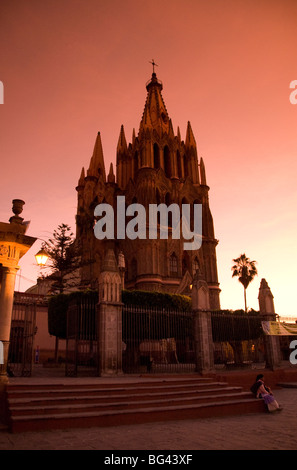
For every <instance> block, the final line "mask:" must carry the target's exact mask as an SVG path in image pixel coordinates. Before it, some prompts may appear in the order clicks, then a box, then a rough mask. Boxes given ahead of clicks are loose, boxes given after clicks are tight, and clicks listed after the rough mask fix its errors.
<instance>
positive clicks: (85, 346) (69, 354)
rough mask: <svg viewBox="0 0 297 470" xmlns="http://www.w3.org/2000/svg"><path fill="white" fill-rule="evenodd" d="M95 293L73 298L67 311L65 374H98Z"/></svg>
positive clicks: (96, 298)
mask: <svg viewBox="0 0 297 470" xmlns="http://www.w3.org/2000/svg"><path fill="white" fill-rule="evenodd" d="M97 303H98V294H97V293H92V292H90V293H88V294H86V295H84V296H78V297H76V298H73V300H72V301H71V303H70V305H69V307H68V311H67V340H66V366H65V374H66V376H68V377H71V376H76V375H77V374H78V372H79V373H81V374H86V375H98V372H99V371H98V367H99V361H98V340H97V338H98V335H97V312H96V305H97Z"/></svg>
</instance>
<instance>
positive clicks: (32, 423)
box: [9, 398, 264, 432]
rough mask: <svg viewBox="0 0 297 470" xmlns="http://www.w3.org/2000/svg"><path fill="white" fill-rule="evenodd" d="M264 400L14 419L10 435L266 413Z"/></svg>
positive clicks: (236, 400) (10, 425) (45, 415)
mask: <svg viewBox="0 0 297 470" xmlns="http://www.w3.org/2000/svg"><path fill="white" fill-rule="evenodd" d="M263 411H264V407H263V401H262V400H257V399H251V400H246V399H239V398H238V399H233V400H228V401H223V402H222V401H219V402H208V403H203V404H197V405H193V404H191V405H185V404H184V405H178V406H177V405H174V406H164V407H148V408H139V409H127V410H104V411H100V412H98V411H97V412H86V411H84V412H80V413H75V414H74V413H63V414H51V415H47V414H41V415H35V416H32V415H24V416H12V417H11V419H10V423H9V429H10V431H11V432H25V431H40V430H45V429H47V430H48V429H65V428H70V427H81V428H82V427H91V426H98V427H105V426H119V425H125V424H140V423H149V422H156V421H168V420H180V419H183V420H185V419H199V418H200V419H201V418H209V417H214V416H216V417H217V416H226V415H228V416H230V415H235V414H246V413H257V412H263Z"/></svg>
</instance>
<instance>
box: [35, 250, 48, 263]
mask: <svg viewBox="0 0 297 470" xmlns="http://www.w3.org/2000/svg"><path fill="white" fill-rule="evenodd" d="M35 259H36V262H37V264H38V266H45V264H46V262H47V260H48V254H47V252H46V251H45V250H44V249H43V248H42V249H41V250H39V251H38V253H36V255H35Z"/></svg>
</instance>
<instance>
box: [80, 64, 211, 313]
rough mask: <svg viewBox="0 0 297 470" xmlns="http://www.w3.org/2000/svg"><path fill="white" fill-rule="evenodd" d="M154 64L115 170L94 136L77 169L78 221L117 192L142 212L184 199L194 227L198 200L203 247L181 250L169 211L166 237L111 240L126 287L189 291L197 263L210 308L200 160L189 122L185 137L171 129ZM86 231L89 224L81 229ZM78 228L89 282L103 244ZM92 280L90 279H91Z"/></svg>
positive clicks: (101, 256)
mask: <svg viewBox="0 0 297 470" xmlns="http://www.w3.org/2000/svg"><path fill="white" fill-rule="evenodd" d="M152 64H153V73H152V76H151V78H150V80H149V81H148V82H147V83H146V91H147V96H146V101H145V105H144V110H143V113H142V117H141V120H140V124H139V130H138V133H137V134H136V132H135V130H133V133H132V140H131V143H127V139H126V135H125V130H124V126H123V125H122V126H121V128H120V133H119V138H118V143H117V147H116V174H115V175H114V174H113V170H112V168H111V171H110V174H109V175H108V178H107V180H106V176H105V169H104V158H103V151H102V146H101V139H100V134H98V137H97V141H96V144H95V149H94V153H93V157H92V159H91V163H90V167H89V170H88V172H87V176H85V174H84V172H82V174H81V177H80V180H79V185H78V187H77V190H78V201H79V202H78V208H79V210H78V214H79V217H78V220H84V219H83V217H86V220H89V222H90V223H89V226H90V225H92V226H93V224H92V223H91V221H92V220H94V206H95V205H96V204H99V203H100V202H102V201H104V202H108V203H109V204H112V205H113V207H114V209H115V211H116V197H117V196H119V195H122V196H125V202H126V206H128V205H130V204H133V203H139V204H142V205H143V206H144V207H145V209H146V213H147V214H148V212H149V205H150V204H157V205H159V204H162V203H163V204H165V205H166V206H167V208H169V207H170V205H171V204H177V205H178V207H179V208H180V213H181V211H182V205H183V204H189V205H190V208H191V226H193V213H194V209H193V208H194V204H201V205H202V246H201V248H199V249H198V250H189V251H185V250H184V240H183V238H182V237H181V238H180V239H174V238H173V237H172V227H171V219H170V215H171V214H170V211H168V234H169V236H168V239H160V238H157V239H149V238H148V237H147V238H146V239H141V238H136V239H135V240H130V239H128V238H125V239H120V240H117V239H115V240H114V249H115V252H116V253H118V252H123V254H124V256H125V263H126V272H125V288H127V289H141V290H155V291H162V292H169V293H181V294H182V293H183V294H190V286H191V285H192V280H193V278H194V276H195V273H196V271H197V270H198V269H199V270H200V272H201V273H202V275H203V277H204V279H205V281H206V282H207V285H208V287H209V299H210V307H211V309H219V308H220V301H219V293H220V289H219V283H218V275H217V260H216V245H217V243H218V242H217V240H216V238H215V235H214V226H213V220H212V215H211V211H210V207H209V196H208V194H209V187H208V186H207V182H206V170H205V164H204V161H203V160H202V158H200V159H199V157H198V150H197V144H196V140H195V137H194V133H193V130H192V127H191V124H190V122H188V123H187V126H186V132H185V139H184V140H182V138H181V133H180V129H179V127H178V128H177V132H176V133H175V132H174V128H173V124H172V121H171V119H170V116H169V113H168V111H167V108H166V105H165V101H164V99H163V96H162V91H163V83H162V82H161V81H160V80H159V79H158V77H157V74H156V73H155V66H156V64H155V63H154V62H152ZM99 144H100V145H99ZM159 228H160V227H159ZM91 230H92V229H91ZM89 231H90V228H88V229H87V232H89ZM77 234H78V235H79V236H80V237H81V238H83V245H84V250H85V252H86V253H88V256H90V253H92V255H91V258H92V260H93V261H94V264H93V266H92V269H91V268H87V269H85V275H84V279H85V283H87V282H88V276H89V277H90V275H91V276H92V277H93V278H94V277H96V278H98V276H99V273H100V268H99V267H100V260H102V259H104V249H103V244H102V241H100V240H97V239H94V235H93V233H92V234H87V233H86V229H85V228H83V227H80V229H79V230H78V231H77ZM86 240H88V242H87V241H86ZM86 245H87V246H86ZM88 272H89V273H92V274H87V273H88ZM92 282H93V281H92V279H90V285H91V283H92Z"/></svg>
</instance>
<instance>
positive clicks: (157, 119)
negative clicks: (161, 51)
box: [139, 61, 170, 135]
mask: <svg viewBox="0 0 297 470" xmlns="http://www.w3.org/2000/svg"><path fill="white" fill-rule="evenodd" d="M151 63H152V64H153V67H155V66H156V65H157V64H155V63H154V61H153V62H151ZM146 89H147V92H148V93H147V98H146V102H145V106H144V111H143V115H142V119H141V122H140V127H139V132H140V133H141V131H146V130H147V129H150V130H153V129H154V130H156V131H157V132H158V134H159V135H162V134H163V133H165V132H166V133H168V131H169V126H170V124H169V121H170V119H169V115H168V112H167V109H166V106H165V103H164V100H163V97H162V93H161V91H162V89H163V84H162V82H161V81H160V80H159V79H158V78H157V75H156V73H155V72H154V71H153V73H152V77H151V80H149V81H148V82H147V84H146Z"/></svg>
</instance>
